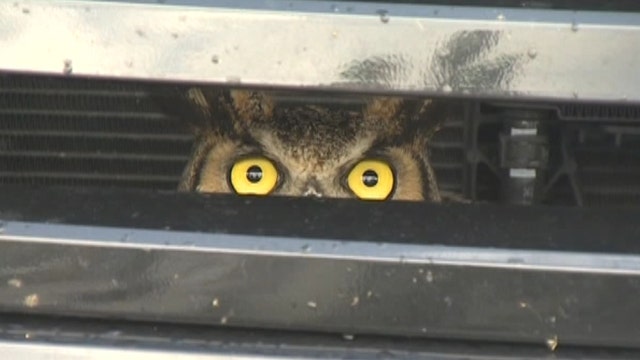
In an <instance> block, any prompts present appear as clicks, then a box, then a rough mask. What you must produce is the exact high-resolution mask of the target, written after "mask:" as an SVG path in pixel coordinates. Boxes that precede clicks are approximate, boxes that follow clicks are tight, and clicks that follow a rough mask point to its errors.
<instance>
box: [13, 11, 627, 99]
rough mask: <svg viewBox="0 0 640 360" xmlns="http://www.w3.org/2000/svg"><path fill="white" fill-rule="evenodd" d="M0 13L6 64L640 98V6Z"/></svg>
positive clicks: (272, 82)
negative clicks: (630, 9) (631, 9)
mask: <svg viewBox="0 0 640 360" xmlns="http://www.w3.org/2000/svg"><path fill="white" fill-rule="evenodd" d="M240 6H242V7H240ZM0 14H2V16H1V17H0V48H1V49H2V56H0V71H1V70H4V71H20V72H37V73H47V74H60V75H66V76H80V75H82V76H84V75H87V76H104V77H116V78H135V79H154V80H172V81H194V82H205V83H216V84H231V85H238V84H242V85H248V86H249V85H251V86H276V87H286V88H289V87H293V88H297V87H305V88H322V89H336V90H353V91H385V92H400V93H411V94H423V95H425V94H441V95H458V96H483V97H511V98H555V99H576V98H577V99H580V100H608V101H640V86H638V84H640V71H638V64H640V14H638V13H614V12H609V13H605V12H570V11H544V10H532V9H499V8H473V7H441V6H417V5H400V4H383V3H377V4H363V3H347V2H339V3H331V2H322V1H300V2H289V1H265V2H259V1H256V2H242V5H238V3H236V2H232V1H222V0H218V1H210V2H206V5H205V2H204V1H196V0H189V1H166V3H165V4H157V3H153V2H151V1H136V2H129V3H127V2H124V1H110V2H94V1H59V0H55V1H16V2H13V1H11V2H9V1H5V2H0Z"/></svg>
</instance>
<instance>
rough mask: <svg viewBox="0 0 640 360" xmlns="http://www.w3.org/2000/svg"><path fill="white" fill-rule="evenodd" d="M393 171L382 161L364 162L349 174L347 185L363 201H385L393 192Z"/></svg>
mask: <svg viewBox="0 0 640 360" xmlns="http://www.w3.org/2000/svg"><path fill="white" fill-rule="evenodd" d="M393 182H394V178H393V171H392V170H391V167H390V166H389V165H388V164H387V163H385V162H382V161H380V160H363V161H361V162H359V163H358V164H357V165H356V166H355V167H354V168H353V169H352V170H351V172H350V173H349V176H348V177H347V184H348V185H349V188H350V189H351V191H353V193H354V194H356V196H357V197H359V198H360V199H363V200H385V199H386V198H387V197H389V194H391V191H392V190H393Z"/></svg>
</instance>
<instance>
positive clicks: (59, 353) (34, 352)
mask: <svg viewBox="0 0 640 360" xmlns="http://www.w3.org/2000/svg"><path fill="white" fill-rule="evenodd" d="M0 352H2V354H3V358H5V359H12V360H50V359H91V360H100V359H105V360H107V359H108V360H111V359H121V360H134V359H158V360H165V359H166V360H170V359H176V358H179V359H185V360H205V359H206V360H223V359H234V360H254V359H274V360H275V359H291V357H281V356H263V355H240V354H215V353H206V352H194V351H193V350H191V351H167V350H166V349H131V348H128V347H119V348H118V347H99V346H82V345H78V344H74V345H69V344H66V345H62V344H48V343H40V344H38V343H35V344H34V343H25V342H22V343H20V342H9V341H0ZM296 358H298V359H302V358H300V357H296Z"/></svg>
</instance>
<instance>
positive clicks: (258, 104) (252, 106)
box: [231, 90, 275, 125]
mask: <svg viewBox="0 0 640 360" xmlns="http://www.w3.org/2000/svg"><path fill="white" fill-rule="evenodd" d="M231 99H232V101H233V107H234V109H235V112H236V114H237V117H238V120H240V121H243V122H244V123H245V125H249V124H250V123H252V122H256V121H265V120H270V119H271V118H272V117H273V109H274V107H275V106H274V101H273V99H272V98H271V97H270V96H269V95H267V94H265V93H263V92H258V91H247V90H232V91H231Z"/></svg>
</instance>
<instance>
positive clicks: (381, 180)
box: [179, 88, 449, 202]
mask: <svg viewBox="0 0 640 360" xmlns="http://www.w3.org/2000/svg"><path fill="white" fill-rule="evenodd" d="M182 97H183V100H185V101H184V103H185V104H188V107H189V112H188V114H189V115H188V116H189V117H190V119H189V120H191V121H190V123H191V124H192V125H193V131H194V133H195V135H196V136H195V143H194V147H193V152H192V155H191V158H190V161H189V162H188V164H187V166H186V168H185V170H184V173H183V175H182V180H181V182H180V185H179V190H181V191H195V192H202V193H234V194H238V195H253V196H276V195H279V196H293V197H300V196H304V197H327V198H356V199H362V200H372V201H384V200H412V201H431V202H440V201H441V200H442V198H443V197H442V194H441V192H440V191H439V189H438V184H437V181H436V175H435V173H434V170H433V167H432V166H431V163H430V160H429V153H428V146H427V145H428V143H429V140H430V139H431V137H432V136H433V135H434V133H435V132H436V131H437V130H438V129H439V127H440V125H441V124H442V122H443V121H444V120H445V118H446V117H447V114H448V112H449V110H448V106H447V105H444V104H441V103H438V102H433V101H430V100H424V99H401V98H395V97H370V98H366V99H364V100H363V101H361V102H360V103H359V104H356V105H351V106H335V105H332V104H331V103H322V102H321V101H316V102H312V103H309V102H306V103H304V102H302V103H301V102H295V101H287V100H286V98H284V99H283V98H282V96H280V97H278V94H276V93H267V92H260V91H249V90H228V91H222V90H211V89H204V88H190V89H188V90H186V91H183V92H182Z"/></svg>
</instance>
